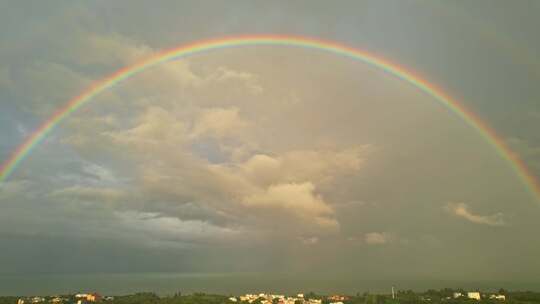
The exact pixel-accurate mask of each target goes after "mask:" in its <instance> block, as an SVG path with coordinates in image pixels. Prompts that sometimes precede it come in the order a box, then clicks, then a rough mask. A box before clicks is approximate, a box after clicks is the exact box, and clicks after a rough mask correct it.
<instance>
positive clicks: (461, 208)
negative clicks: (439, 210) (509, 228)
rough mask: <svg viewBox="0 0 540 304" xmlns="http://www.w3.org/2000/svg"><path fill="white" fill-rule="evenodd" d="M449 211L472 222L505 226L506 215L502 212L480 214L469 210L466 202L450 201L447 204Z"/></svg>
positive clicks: (446, 208) (446, 207)
mask: <svg viewBox="0 0 540 304" xmlns="http://www.w3.org/2000/svg"><path fill="white" fill-rule="evenodd" d="M445 210H446V211H447V212H450V213H452V214H453V215H455V216H457V217H460V218H463V219H466V220H468V221H469V222H471V223H475V224H481V225H488V226H504V225H506V223H505V221H504V216H503V214H502V213H501V212H499V213H495V214H492V215H478V214H474V213H472V212H471V211H470V210H469V206H468V205H467V204H465V203H448V204H447V205H446V206H445Z"/></svg>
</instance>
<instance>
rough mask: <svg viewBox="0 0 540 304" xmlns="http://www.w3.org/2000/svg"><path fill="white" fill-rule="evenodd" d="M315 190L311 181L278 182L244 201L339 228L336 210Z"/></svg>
mask: <svg viewBox="0 0 540 304" xmlns="http://www.w3.org/2000/svg"><path fill="white" fill-rule="evenodd" d="M314 190H315V186H314V185H313V184H312V183H310V182H305V183H301V184H278V185H272V186H270V187H269V188H268V189H265V190H264V191H259V192H257V193H254V194H251V195H249V196H246V197H244V198H243V200H242V202H243V203H244V204H245V205H246V206H249V207H257V208H279V209H283V210H285V211H287V212H291V213H293V214H294V215H295V216H296V217H299V218H307V219H309V220H312V221H314V223H316V224H317V225H318V226H320V227H322V228H325V229H329V230H337V229H338V228H339V223H338V222H337V221H336V220H335V218H333V215H334V210H333V209H332V208H331V207H330V206H329V205H328V204H327V203H326V202H325V201H324V200H323V198H322V197H321V196H320V195H317V194H315V193H314Z"/></svg>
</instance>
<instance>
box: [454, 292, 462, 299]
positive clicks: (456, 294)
mask: <svg viewBox="0 0 540 304" xmlns="http://www.w3.org/2000/svg"><path fill="white" fill-rule="evenodd" d="M460 297H463V294H462V293H461V292H454V299H457V298H460Z"/></svg>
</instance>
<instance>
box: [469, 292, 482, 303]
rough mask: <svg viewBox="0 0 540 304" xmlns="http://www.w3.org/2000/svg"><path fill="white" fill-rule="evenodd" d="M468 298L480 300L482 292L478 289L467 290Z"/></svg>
mask: <svg viewBox="0 0 540 304" xmlns="http://www.w3.org/2000/svg"><path fill="white" fill-rule="evenodd" d="M467 298H469V299H474V300H478V301H479V300H480V293H479V292H478V291H469V292H467Z"/></svg>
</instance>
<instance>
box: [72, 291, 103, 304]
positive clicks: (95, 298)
mask: <svg viewBox="0 0 540 304" xmlns="http://www.w3.org/2000/svg"><path fill="white" fill-rule="evenodd" d="M75 298H77V299H78V301H77V303H78V304H82V303H83V302H84V301H87V302H99V301H101V300H102V298H101V295H100V294H99V293H78V294H76V295H75Z"/></svg>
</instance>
